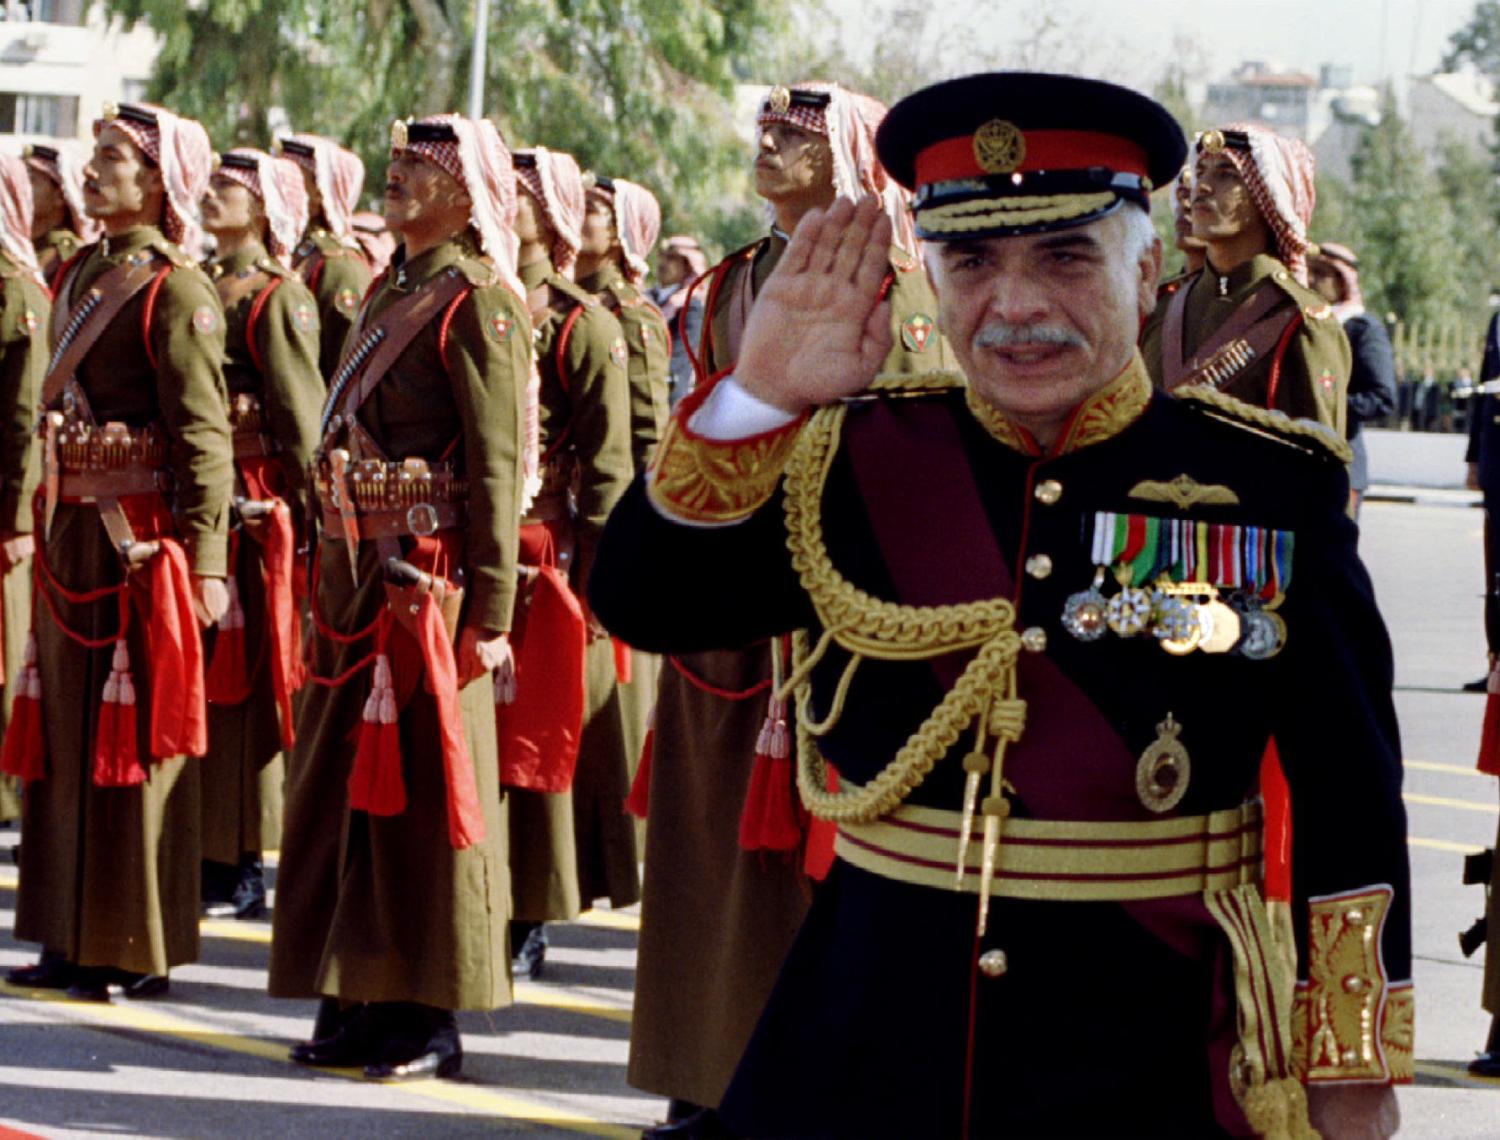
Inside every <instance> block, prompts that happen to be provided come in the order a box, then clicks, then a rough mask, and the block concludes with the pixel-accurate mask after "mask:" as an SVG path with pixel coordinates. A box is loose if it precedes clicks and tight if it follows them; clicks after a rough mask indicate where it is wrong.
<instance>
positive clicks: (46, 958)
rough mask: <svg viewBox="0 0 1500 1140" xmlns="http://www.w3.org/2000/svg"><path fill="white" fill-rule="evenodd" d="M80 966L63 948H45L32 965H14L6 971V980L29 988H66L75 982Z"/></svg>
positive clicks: (14, 984)
mask: <svg viewBox="0 0 1500 1140" xmlns="http://www.w3.org/2000/svg"><path fill="white" fill-rule="evenodd" d="M77 972H78V968H77V967H76V966H74V965H73V963H72V962H69V961H68V959H67V957H66V956H65V955H64V954H63V952H62V951H61V950H43V951H42V956H41V957H40V958H39V959H37V960H36V962H34V963H32V964H31V965H30V966H14V967H12V968H11V969H9V970H6V971H5V980H6V981H7V982H9V983H10V984H11V985H13V986H21V987H23V988H25V989H29V990H65V989H67V988H68V987H69V986H71V985H72V984H73V976H74V975H75V974H76V973H77Z"/></svg>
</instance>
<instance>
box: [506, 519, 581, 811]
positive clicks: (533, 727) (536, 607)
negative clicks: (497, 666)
mask: <svg viewBox="0 0 1500 1140" xmlns="http://www.w3.org/2000/svg"><path fill="white" fill-rule="evenodd" d="M551 525H552V524H548V523H532V524H530V525H528V526H523V527H522V528H521V555H520V557H521V562H522V563H524V564H526V565H528V566H536V567H539V571H538V573H537V577H536V579H535V581H533V582H532V583H531V585H530V586H529V588H528V589H529V600H528V602H527V604H526V605H521V606H517V607H516V617H515V625H514V628H513V629H512V630H511V635H510V640H511V646H512V648H513V649H514V651H515V657H516V699H515V701H514V702H513V703H511V704H508V705H504V704H498V705H496V706H495V721H496V728H497V730H498V735H499V744H500V782H501V783H503V784H505V785H506V786H507V787H514V788H527V789H529V790H531V791H536V792H566V791H568V789H569V788H571V787H572V786H573V772H574V770H575V769H576V767H577V765H578V743H579V740H580V738H581V736H582V733H583V712H584V651H585V650H586V648H587V646H588V629H587V625H586V623H585V621H584V616H583V606H582V604H581V603H580V602H579V600H578V598H577V596H576V595H575V594H574V593H573V591H572V590H571V589H570V588H569V587H568V582H567V578H566V576H565V575H563V574H562V573H561V572H560V571H559V570H558V568H557V555H556V550H557V544H556V541H555V539H554V536H553V534H552V531H551V530H550V529H549V527H550V526H551Z"/></svg>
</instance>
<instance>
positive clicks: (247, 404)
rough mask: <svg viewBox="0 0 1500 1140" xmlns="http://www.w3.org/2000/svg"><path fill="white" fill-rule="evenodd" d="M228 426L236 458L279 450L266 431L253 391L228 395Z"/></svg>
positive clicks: (258, 399)
mask: <svg viewBox="0 0 1500 1140" xmlns="http://www.w3.org/2000/svg"><path fill="white" fill-rule="evenodd" d="M229 427H230V430H231V431H232V432H233V436H234V457H235V458H236V459H252V458H254V457H256V456H261V455H275V454H276V452H277V451H278V450H279V448H278V447H277V446H276V440H275V439H273V438H272V437H271V436H270V435H268V434H267V432H266V417H265V412H264V410H263V407H262V404H261V401H260V397H259V396H257V395H255V394H254V393H253V392H236V393H234V395H232V396H230V397H229Z"/></svg>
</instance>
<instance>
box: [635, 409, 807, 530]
mask: <svg viewBox="0 0 1500 1140" xmlns="http://www.w3.org/2000/svg"><path fill="white" fill-rule="evenodd" d="M712 390H713V385H712V384H710V385H708V386H706V387H704V388H703V389H700V392H694V393H692V394H691V395H689V396H688V397H686V398H685V399H684V400H683V401H682V403H681V404H679V405H678V407H677V410H676V411H675V412H674V413H673V415H672V418H671V419H670V420H668V421H667V428H666V431H665V432H664V433H663V434H662V439H661V443H660V444H659V445H658V446H657V449H656V458H655V460H653V462H652V464H651V467H650V468H649V469H648V470H647V472H646V494H647V495H648V496H649V497H650V499H651V501H652V503H654V504H655V505H656V507H657V509H658V510H660V511H661V512H662V513H663V514H665V515H667V516H668V517H670V518H673V519H676V520H677V521H679V522H684V523H689V524H692V525H697V526H724V525H726V524H729V523H736V522H740V521H741V520H743V519H746V518H748V517H749V516H750V515H752V514H754V513H755V511H756V510H757V509H758V508H759V507H761V506H763V505H764V504H765V503H766V502H767V501H768V500H769V499H770V498H771V496H772V495H773V494H774V493H775V491H776V484H777V482H778V481H779V480H780V478H781V473H782V471H783V470H784V469H785V468H786V465H787V461H788V460H789V459H790V458H791V455H792V449H793V448H794V447H795V446H796V444H797V436H798V433H799V432H800V431H801V430H802V424H803V422H804V419H803V418H799V419H796V420H793V421H792V422H791V423H789V424H787V425H786V426H785V427H782V428H777V429H776V430H775V431H769V432H765V433H763V434H761V435H753V436H750V437H748V438H746V439H723V440H720V439H706V438H704V437H703V436H700V435H696V434H694V432H693V431H692V429H690V428H689V427H688V421H689V420H690V419H691V418H692V416H693V413H694V412H696V411H697V410H698V409H699V408H700V407H701V406H702V405H703V401H704V400H705V399H707V397H708V394H709V393H710V392H711V391H712ZM700 393H701V394H700ZM695 397H696V398H695Z"/></svg>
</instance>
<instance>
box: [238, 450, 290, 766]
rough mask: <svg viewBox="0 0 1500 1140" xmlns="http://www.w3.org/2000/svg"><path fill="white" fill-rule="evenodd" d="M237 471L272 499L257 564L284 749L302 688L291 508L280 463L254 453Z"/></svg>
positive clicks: (258, 495)
mask: <svg viewBox="0 0 1500 1140" xmlns="http://www.w3.org/2000/svg"><path fill="white" fill-rule="evenodd" d="M240 475H241V477H242V478H243V479H244V480H245V490H246V492H247V493H248V494H249V496H250V497H251V498H252V499H262V500H265V499H275V500H276V508H275V509H274V510H273V511H272V512H271V514H270V515H269V516H268V517H267V518H266V519H265V521H264V522H262V523H261V530H260V534H259V537H260V541H261V552H260V553H261V563H262V565H263V566H264V569H265V584H266V636H267V637H268V638H269V639H270V647H271V653H270V657H271V687H272V691H273V692H274V693H275V695H276V707H277V709H278V710H279V711H280V713H281V744H282V747H283V748H290V747H291V746H292V742H293V741H294V740H295V739H296V717H295V716H294V715H293V713H292V694H293V693H295V692H296V691H297V690H298V689H300V688H301V687H302V683H303V681H304V680H305V674H304V670H303V667H302V623H301V622H300V621H299V620H298V618H297V598H296V590H295V588H294V585H293V580H294V577H295V563H296V560H297V537H296V533H295V531H294V529H293V526H292V510H291V508H290V507H289V506H288V505H287V502H286V495H285V490H284V488H283V487H282V483H283V479H282V474H281V468H280V465H279V464H278V463H277V461H276V460H274V459H272V458H269V457H266V456H257V457H253V458H249V459H242V460H240Z"/></svg>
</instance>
